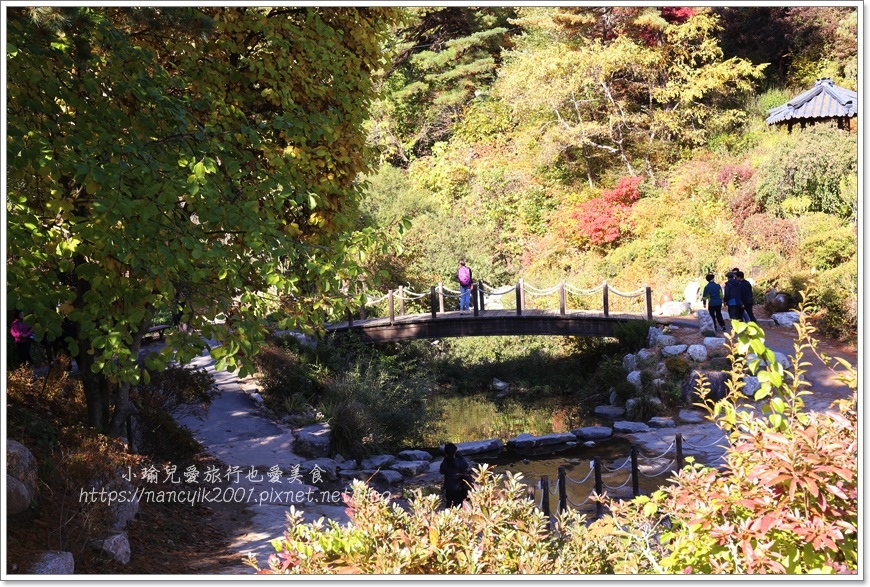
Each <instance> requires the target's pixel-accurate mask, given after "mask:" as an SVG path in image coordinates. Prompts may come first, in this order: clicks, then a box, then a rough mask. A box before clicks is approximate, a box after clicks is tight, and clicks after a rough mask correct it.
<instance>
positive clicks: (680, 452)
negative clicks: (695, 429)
mask: <svg viewBox="0 0 870 587" xmlns="http://www.w3.org/2000/svg"><path fill="white" fill-rule="evenodd" d="M674 440H675V441H676V443H677V470H681V469H682V468H683V465H684V464H685V462H684V461H683V435H682V433H680V432H677V435H676V437H675V438H674Z"/></svg>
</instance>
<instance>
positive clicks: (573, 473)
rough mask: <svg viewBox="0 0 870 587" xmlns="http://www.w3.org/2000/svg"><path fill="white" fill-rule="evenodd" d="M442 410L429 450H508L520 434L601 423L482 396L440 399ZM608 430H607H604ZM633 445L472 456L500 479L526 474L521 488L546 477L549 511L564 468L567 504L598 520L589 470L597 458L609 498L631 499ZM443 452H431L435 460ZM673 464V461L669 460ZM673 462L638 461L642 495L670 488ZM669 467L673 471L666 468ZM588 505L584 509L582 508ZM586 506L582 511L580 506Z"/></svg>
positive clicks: (570, 410) (554, 405)
mask: <svg viewBox="0 0 870 587" xmlns="http://www.w3.org/2000/svg"><path fill="white" fill-rule="evenodd" d="M437 401H438V402H439V403H438V406H439V407H440V409H441V410H442V414H443V417H442V420H441V422H440V423H439V426H437V427H436V428H433V429H432V430H430V431H429V432H428V433H427V437H426V446H430V447H432V446H440V445H442V444H443V443H444V442H447V441H450V442H455V443H460V442H466V441H471V440H486V439H490V438H500V439H501V440H502V441H503V442H505V444H506V443H507V441H508V440H509V439H511V438H514V437H516V436H518V435H520V434H522V433H524V432H525V433H529V434H533V435H535V436H541V435H544V434H550V433H553V432H570V431H571V430H574V429H576V428H579V427H581V426H592V425H596V424H602V423H603V422H602V421H601V420H600V419H598V418H597V417H594V416H591V417H590V416H585V415H583V410H581V409H580V408H579V407H571V406H566V405H564V404H561V403H558V402H550V403H548V404H546V405H538V406H527V405H523V404H520V403H518V402H511V401H506V402H497V401H493V400H492V399H490V398H488V397H487V396H484V395H476V396H463V397H449V398H439V399H438V400H437ZM605 425H606V424H605ZM630 451H631V444H630V443H629V442H628V441H627V440H625V439H621V438H611V439H608V440H606V441H601V442H597V443H596V444H595V445H594V446H591V447H588V446H585V445H583V444H582V443H578V444H577V445H575V446H571V447H567V446H562V447H561V449H559V448H557V449H555V450H554V448H552V447H549V448H548V449H545V450H539V451H538V452H537V453H535V452H528V451H522V452H521V451H516V450H512V449H509V448H505V449H504V450H503V451H502V452H501V453H499V454H498V455H497V456H472V460H474V461H475V462H477V463H487V464H489V465H492V466H493V470H494V472H496V473H506V472H508V471H510V472H511V473H512V474H517V473H520V474H522V477H523V478H522V482H523V483H525V484H527V485H530V486H534V487H536V488H537V487H539V484H540V480H541V477H543V476H545V475H546V476H547V477H548V478H549V483H550V492H551V494H550V496H549V500H550V509H551V511H552V512H555V511H556V510H557V505H558V494H557V490H556V486H557V478H558V470H559V467H562V466H564V467H565V469H566V475H567V479H568V482H567V484H566V490H567V494H568V500H569V502H571V504H572V505H573V506H574V507H577V506H581V507H579V508H578V509H580V510H581V511H584V512H586V513H589V514H594V512H595V505H594V504H593V503H592V502H590V501H587V498H588V497H589V494H590V493H591V492H592V491H593V490H594V488H595V476H594V473H593V472H592V468H591V464H592V461H593V459H594V458H595V457H596V456H597V457H600V458H601V461H602V465H603V467H602V469H603V471H602V473H603V474H602V481H603V483H604V486H605V487H604V489H605V491H606V492H607V494H608V495H610V496H613V497H623V498H625V497H631V495H632V483H631V469H630V460H629V454H630ZM438 452H439V451H437V449H436V450H433V454H438ZM671 458H672V457H671ZM671 458H660V459H655V460H650V459H647V458H645V457H640V458H639V459H638V464H639V469H640V471H641V472H642V473H640V474H639V475H638V486H639V489H640V492H641V493H642V494H649V493H651V492H653V491H655V490H656V489H658V488H659V487H660V486H661V485H662V484H663V483H666V482H667V480H668V478H669V477H670V472H669V471H670V470H673V468H674V466H673V464H672V462H671ZM668 465H670V467H669V466H668ZM541 495H542V493H541V491H540V489H537V490H536V502H538V503H539V504H540V500H541ZM584 502H585V503H584ZM581 504H582V505H581Z"/></svg>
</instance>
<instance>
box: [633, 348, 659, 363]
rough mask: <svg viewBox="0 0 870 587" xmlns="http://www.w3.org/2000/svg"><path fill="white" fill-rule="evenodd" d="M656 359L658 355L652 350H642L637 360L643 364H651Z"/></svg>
mask: <svg viewBox="0 0 870 587" xmlns="http://www.w3.org/2000/svg"><path fill="white" fill-rule="evenodd" d="M655 358H656V353H655V351H653V350H650V349H640V350H639V351H637V360H638V361H640V362H641V363H649V362H650V361H652V360H654V359H655Z"/></svg>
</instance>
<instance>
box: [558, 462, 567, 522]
mask: <svg viewBox="0 0 870 587" xmlns="http://www.w3.org/2000/svg"><path fill="white" fill-rule="evenodd" d="M567 475H568V474H567V472H566V471H565V466H564V465H562V466H561V467H559V509H558V512H559V513H560V514H561V513H562V512H564V511H565V510H567V509H568V485H567V480H566V478H567Z"/></svg>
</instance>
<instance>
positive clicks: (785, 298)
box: [764, 289, 792, 314]
mask: <svg viewBox="0 0 870 587" xmlns="http://www.w3.org/2000/svg"><path fill="white" fill-rule="evenodd" d="M791 306H792V300H791V296H789V295H788V294H784V293H779V292H778V291H776V290H775V289H773V290H770V291H768V292H767V293H765V294H764V309H765V310H767V312H768V313H769V314H776V313H779V312H788V309H789V308H790V307H791Z"/></svg>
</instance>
